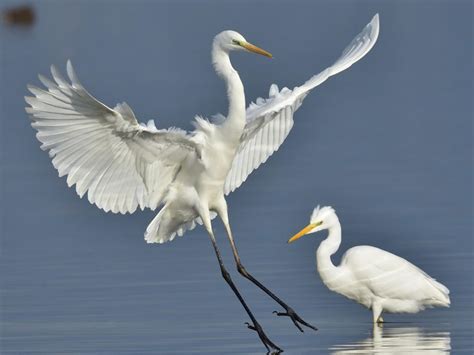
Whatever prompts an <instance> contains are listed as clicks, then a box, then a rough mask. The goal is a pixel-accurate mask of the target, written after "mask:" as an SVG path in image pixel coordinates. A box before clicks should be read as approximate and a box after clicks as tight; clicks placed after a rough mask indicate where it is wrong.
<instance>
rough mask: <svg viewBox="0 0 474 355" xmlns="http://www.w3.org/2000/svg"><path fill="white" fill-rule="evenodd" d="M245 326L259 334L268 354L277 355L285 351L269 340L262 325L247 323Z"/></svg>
mask: <svg viewBox="0 0 474 355" xmlns="http://www.w3.org/2000/svg"><path fill="white" fill-rule="evenodd" d="M245 324H246V325H247V328H249V329H252V330H254V331H256V332H257V334H258V337H259V338H260V340H261V341H262V343H263V345H265V347H266V348H267V351H268V353H267V354H269V355H276V354H281V353H282V352H283V350H282V349H281V348H280V347H279V346H277V345H275V343H273V342H272V341H271V340H270V339H268V337H267V335H266V334H265V332H264V331H263V329H262V327H261V326H260V324H258V323H257V322H255V323H254V324H250V323H247V322H246V323H245Z"/></svg>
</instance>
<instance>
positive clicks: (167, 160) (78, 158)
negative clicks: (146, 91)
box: [25, 61, 199, 213]
mask: <svg viewBox="0 0 474 355" xmlns="http://www.w3.org/2000/svg"><path fill="white" fill-rule="evenodd" d="M51 73H52V76H53V79H54V81H55V82H52V81H50V80H48V79H46V78H44V77H43V76H40V80H41V82H42V83H43V84H44V85H45V86H46V88H47V90H43V89H40V88H37V87H34V86H31V85H30V86H28V89H29V90H30V91H31V92H32V93H33V95H35V96H34V97H25V99H26V101H27V102H28V103H29V105H30V107H27V108H26V111H27V112H28V113H29V114H30V115H31V117H32V120H33V123H32V126H33V127H34V128H35V129H36V130H37V131H38V133H37V135H36V136H37V138H38V140H39V141H40V142H41V143H43V144H42V146H41V148H42V149H43V150H48V151H49V155H50V157H51V158H52V162H53V165H54V167H55V168H56V169H57V170H58V172H59V176H64V175H67V183H68V185H69V186H73V185H76V191H77V193H78V195H79V196H81V197H82V196H83V195H84V194H85V193H86V192H87V196H88V199H89V201H90V202H91V203H93V204H96V205H97V206H98V207H99V208H102V209H103V210H105V211H112V212H114V213H117V212H120V213H126V212H130V213H131V212H134V211H135V210H136V209H137V207H140V208H141V209H143V208H145V207H149V208H151V209H155V208H156V207H157V206H158V205H159V204H160V202H161V200H162V198H163V195H164V193H165V192H166V189H167V187H168V185H169V184H170V183H171V182H172V181H173V179H174V177H175V175H176V173H177V171H178V170H179V167H180V164H181V162H182V161H183V159H185V157H186V156H188V155H189V154H195V155H196V156H199V146H198V145H197V144H196V143H195V142H194V141H193V140H192V139H191V137H190V136H188V135H186V133H184V132H183V131H180V130H178V129H174V128H172V129H168V130H158V129H156V127H155V125H154V123H151V122H152V121H151V122H150V123H149V125H148V126H145V125H143V124H139V123H138V121H137V119H136V118H135V115H134V113H133V111H132V110H131V109H130V107H129V106H128V105H127V104H126V103H122V104H119V105H117V106H116V107H115V108H114V109H111V108H109V107H107V106H106V105H104V104H103V103H101V102H99V101H98V100H96V99H95V98H94V97H93V96H92V95H90V94H89V93H88V92H87V91H86V90H85V89H84V87H83V86H82V85H81V84H80V82H79V80H78V79H77V76H76V74H75V72H74V69H73V67H72V65H71V63H70V62H69V61H68V63H67V73H68V76H69V79H70V81H71V83H69V82H67V81H66V80H65V79H64V78H63V77H62V76H61V74H60V73H59V72H58V71H57V70H56V68H55V67H54V66H53V67H51Z"/></svg>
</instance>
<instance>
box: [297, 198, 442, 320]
mask: <svg viewBox="0 0 474 355" xmlns="http://www.w3.org/2000/svg"><path fill="white" fill-rule="evenodd" d="M326 229H327V230H328V232H329V233H328V236H327V237H326V239H324V240H323V241H322V242H321V244H320V246H319V248H318V250H317V251H316V265H317V269H318V272H319V275H320V276H321V279H322V280H323V283H324V284H325V285H326V286H327V287H328V288H329V289H330V290H331V291H334V292H337V293H339V294H341V295H343V296H346V297H347V298H349V299H351V300H354V301H356V302H358V303H360V304H362V305H363V306H365V307H367V308H369V309H371V310H372V320H373V322H374V324H376V323H383V318H382V312H388V313H417V312H419V311H421V310H423V309H425V308H431V307H449V305H450V304H451V301H450V299H449V290H448V288H447V287H446V286H444V285H443V284H441V283H440V282H438V281H436V280H435V279H433V278H432V277H430V276H429V275H428V274H427V273H425V272H424V271H423V270H421V269H419V268H418V267H416V266H415V265H413V264H412V263H410V262H409V261H407V260H405V259H403V258H401V257H399V256H397V255H394V254H392V253H389V252H388V251H385V250H382V249H379V248H376V247H372V246H369V245H360V246H356V247H353V248H350V249H349V250H347V251H346V252H345V253H344V255H343V256H342V259H341V263H340V265H339V266H336V265H334V264H333V263H332V261H331V255H333V254H334V253H336V252H337V250H338V249H339V246H340V245H341V234H342V232H341V223H340V222H339V218H338V217H337V215H336V212H335V211H334V209H333V208H331V207H322V208H319V206H318V207H316V208H315V209H314V210H313V213H312V214H311V218H310V223H309V224H308V225H307V226H306V227H305V228H303V229H302V230H301V231H299V232H298V233H297V234H295V235H294V236H293V237H291V238H290V239H289V240H288V243H291V242H294V241H295V240H298V239H299V238H301V237H303V236H305V235H307V234H312V233H316V232H319V231H322V230H326Z"/></svg>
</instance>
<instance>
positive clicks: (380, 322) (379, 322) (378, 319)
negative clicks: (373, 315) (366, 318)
mask: <svg viewBox="0 0 474 355" xmlns="http://www.w3.org/2000/svg"><path fill="white" fill-rule="evenodd" d="M382 323H383V318H382V316H379V317H378V318H377V324H380V325H382Z"/></svg>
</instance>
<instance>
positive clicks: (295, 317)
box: [220, 213, 318, 332]
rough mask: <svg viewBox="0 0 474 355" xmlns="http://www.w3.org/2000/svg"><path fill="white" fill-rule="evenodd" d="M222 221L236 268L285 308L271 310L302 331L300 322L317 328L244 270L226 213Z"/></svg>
mask: <svg viewBox="0 0 474 355" xmlns="http://www.w3.org/2000/svg"><path fill="white" fill-rule="evenodd" d="M220 216H221V218H222V221H223V222H224V226H225V228H226V231H227V236H228V238H229V241H230V245H231V247H232V253H233V254H234V259H235V262H236V264H237V270H238V271H239V273H240V274H241V275H242V276H243V277H245V278H246V279H248V280H250V281H251V282H252V283H253V284H255V285H257V287H259V288H260V289H261V290H262V291H263V292H265V293H266V294H267V295H269V296H270V297H271V298H273V299H274V300H275V301H276V302H277V303H278V304H279V305H280V306H282V307H283V308H284V309H285V312H273V313H275V314H276V315H278V316H286V317H290V318H291V320H292V322H293V324H294V325H295V326H296V328H298V329H299V330H300V331H301V332H303V328H301V326H300V324H302V325H304V326H305V327H308V328H311V329H313V330H318V328H316V327H315V326H312V325H311V324H309V323H308V322H306V321H304V320H303V319H302V318H301V317H300V316H299V315H298V314H297V313H296V312H295V311H294V310H293V308H291V307H290V306H288V305H287V304H286V303H285V302H283V301H282V300H281V299H280V298H278V297H277V296H275V294H274V293H273V292H271V291H270V290H269V289H268V288H266V287H265V286H264V285H262V284H261V283H260V281H258V280H257V279H256V278H255V277H253V276H252V275H251V274H250V273H249V272H248V271H247V270H245V268H244V266H243V265H242V262H241V261H240V256H239V253H238V252H237V247H236V246H235V243H234V238H233V237H232V232H231V230H230V225H229V221H228V219H227V213H221V214H220Z"/></svg>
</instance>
